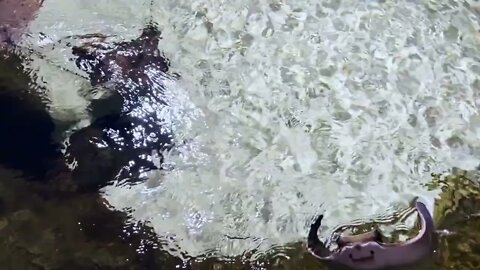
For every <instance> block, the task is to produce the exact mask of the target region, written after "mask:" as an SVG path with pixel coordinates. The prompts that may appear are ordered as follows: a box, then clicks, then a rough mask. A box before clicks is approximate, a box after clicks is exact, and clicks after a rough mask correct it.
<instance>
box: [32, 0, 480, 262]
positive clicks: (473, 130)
mask: <svg viewBox="0 0 480 270" xmlns="http://www.w3.org/2000/svg"><path fill="white" fill-rule="evenodd" d="M59 16H60V18H59ZM150 16H152V18H153V20H154V21H155V22H157V23H158V25H159V26H160V28H161V30H162V37H163V40H162V41H161V44H160V49H161V50H162V51H163V52H164V53H165V54H166V56H167V57H168V58H169V59H170V60H171V62H172V69H174V71H176V72H178V73H179V74H181V76H182V79H181V80H179V81H175V82H174V81H172V82H170V83H169V85H168V87H167V90H168V91H169V92H170V94H171V96H172V102H173V103H174V104H176V105H175V107H174V109H172V110H171V111H170V113H171V117H172V119H173V122H174V129H175V136H176V138H175V139H176V140H177V141H178V142H184V141H186V142H187V143H184V144H182V146H181V147H178V148H177V149H174V150H173V151H171V153H168V155H167V158H166V161H167V163H168V164H170V165H172V166H170V167H171V168H172V169H171V170H170V171H167V172H162V173H158V172H153V173H150V174H149V175H148V177H149V181H147V182H145V183H142V184H138V185H135V186H125V185H118V186H109V187H107V188H106V189H105V190H104V192H105V194H104V196H105V198H106V199H107V201H108V202H109V203H110V204H111V205H112V207H114V208H116V209H125V210H128V211H130V212H131V215H132V217H133V218H134V219H138V220H145V221H148V222H149V223H150V225H151V226H152V227H153V228H154V229H155V231H156V232H157V233H158V235H159V237H161V238H164V241H162V243H163V244H164V245H165V247H164V248H165V249H167V250H170V252H171V253H172V254H174V255H179V256H184V255H185V254H188V255H190V256H196V255H201V254H205V253H209V254H212V255H219V256H235V255H241V254H244V253H245V252H248V251H251V250H255V251H257V252H260V253H261V252H264V251H266V250H268V249H271V248H272V247H275V246H278V245H283V244H288V243H292V242H298V241H303V239H304V237H305V236H306V233H307V227H308V225H309V223H310V221H311V219H312V218H313V217H314V216H315V215H316V214H318V213H320V212H323V211H325V212H326V213H325V214H326V216H327V217H326V220H325V228H324V229H325V230H324V231H323V233H322V236H323V237H327V236H328V235H329V233H330V232H331V231H332V230H333V229H334V228H335V226H338V225H339V224H343V223H347V222H349V221H351V220H354V219H358V218H366V217H373V216H376V215H383V214H385V213H389V211H390V212H392V211H393V210H395V209H399V208H403V207H405V206H406V205H407V204H408V202H409V200H411V199H412V198H413V197H414V196H420V197H421V198H422V199H423V200H424V201H426V202H428V204H429V207H430V208H432V207H433V200H434V199H435V198H436V196H437V195H438V193H439V192H440V191H439V190H434V191H428V190H427V188H426V187H425V184H426V183H427V182H428V181H429V180H430V179H431V177H430V174H431V173H439V172H444V171H446V170H449V169H450V168H452V167H460V168H463V169H473V168H474V167H475V166H477V165H478V164H480V161H479V160H478V157H479V152H480V142H479V141H478V136H477V134H478V132H479V130H478V129H479V127H480V125H479V123H480V118H479V117H478V112H477V106H478V105H479V104H478V103H479V97H478V90H479V87H480V81H479V80H478V79H477V78H478V76H479V75H480V64H479V56H478V55H480V54H479V51H480V49H479V48H480V34H479V29H480V25H479V18H480V17H479V16H480V15H479V11H478V9H475V7H472V6H469V5H468V4H467V3H463V2H462V3H460V2H455V1H353V0H352V1H335V0H332V1H308V0H298V1H264V0H260V1H252V0H248V1H246V0H229V1H219V0H217V1H190V0H171V1H170V0H155V1H153V4H152V5H151V3H150V1H146V2H145V3H144V4H143V5H139V4H138V3H136V2H135V3H134V2H132V1H126V0H122V1H119V0H116V1H107V0H97V1H81V2H78V1H71V0H69V1H65V0H62V1H58V0H49V1H46V2H45V6H44V7H43V8H42V9H41V11H40V13H39V15H38V17H37V19H36V20H35V21H34V22H33V23H32V25H31V27H30V32H31V33H32V35H31V36H29V37H26V38H25V40H24V44H23V45H25V46H29V47H32V48H34V49H36V50H38V51H40V52H42V53H43V54H45V55H47V56H48V57H47V58H46V59H34V60H33V61H32V62H31V63H29V65H31V67H32V68H33V69H35V70H37V71H38V78H41V79H42V81H43V82H42V83H43V84H44V85H45V86H46V89H47V90H46V92H45V95H47V96H48V98H49V99H50V101H51V108H50V110H51V112H52V114H53V115H54V116H55V117H56V118H58V119H68V120H72V121H79V122H80V125H84V124H85V123H84V122H88V121H89V120H88V118H87V117H86V114H85V106H86V104H88V99H89V98H91V97H88V96H86V95H84V94H82V93H84V92H85V89H88V81H86V80H83V79H82V78H80V77H78V76H75V75H72V74H67V73H61V74H60V73H59V72H58V69H59V67H62V68H66V69H69V70H72V71H75V72H78V71H76V68H75V66H74V63H73V62H72V61H69V60H68V58H69V57H70V56H71V55H70V52H69V48H68V47H66V45H65V44H66V43H67V42H63V43H59V44H57V45H55V49H52V48H53V44H54V41H56V40H57V39H62V40H63V41H65V40H67V41H68V42H71V43H75V42H77V43H78V42H80V41H79V40H78V39H75V38H74V37H72V38H66V37H67V36H72V35H81V34H87V33H96V32H100V33H103V34H108V35H111V40H124V39H132V38H136V37H137V36H138V34H139V31H140V29H141V28H142V27H143V25H144V24H145V23H146V22H147V21H148V20H149V18H150ZM39 32H43V33H44V34H45V35H44V36H45V38H39Z"/></svg>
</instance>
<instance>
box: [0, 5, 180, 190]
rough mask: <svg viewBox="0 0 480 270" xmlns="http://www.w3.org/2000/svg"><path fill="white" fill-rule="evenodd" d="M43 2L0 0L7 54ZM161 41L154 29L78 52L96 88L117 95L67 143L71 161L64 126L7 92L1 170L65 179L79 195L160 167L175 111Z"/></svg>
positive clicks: (94, 106)
mask: <svg viewBox="0 0 480 270" xmlns="http://www.w3.org/2000/svg"><path fill="white" fill-rule="evenodd" d="M42 4H43V1H40V0H20V1H12V0H2V1H0V53H2V54H4V55H6V54H10V53H11V52H13V51H14V50H13V49H16V48H17V43H18V41H19V40H20V37H21V35H22V34H23V32H24V31H25V28H26V27H27V26H28V23H29V22H30V21H31V20H32V19H33V18H34V16H35V14H36V12H37V11H38V9H39V8H40V7H41V5H42ZM94 36H95V35H94ZM97 36H99V35H97ZM159 40H160V31H158V29H157V27H156V26H154V25H153V24H150V25H148V26H147V27H145V28H144V29H143V31H142V33H141V34H140V36H139V37H138V38H137V39H134V40H131V41H127V42H119V43H113V44H106V43H101V42H97V43H91V44H84V45H82V46H78V47H73V48H72V53H73V54H74V56H76V59H75V62H76V64H77V66H78V67H79V69H81V70H83V71H85V72H86V73H87V75H88V79H89V81H90V82H91V85H92V86H101V87H104V88H107V89H109V90H110V95H109V96H108V97H107V98H102V99H99V100H93V101H92V102H91V104H90V106H89V107H90V111H91V116H92V118H93V119H92V123H91V125H89V126H88V127H85V128H82V129H80V130H77V131H75V132H74V133H73V134H72V135H71V136H70V137H69V138H68V145H67V148H66V156H65V157H64V156H63V154H62V153H61V151H60V147H59V145H60V144H59V142H55V141H53V139H52V138H53V137H54V132H55V128H56V127H55V126H56V124H58V123H55V121H54V120H53V119H52V117H51V116H50V115H49V113H48V111H47V110H46V107H47V105H46V104H45V103H43V102H38V103H35V102H36V101H35V102H34V103H35V104H36V105H39V106H34V105H32V104H33V103H29V100H28V99H25V100H24V99H22V98H21V97H19V96H17V95H16V94H13V95H12V93H14V92H15V90H12V91H10V90H9V91H6V90H5V91H2V90H4V89H6V88H5V87H4V88H2V89H0V105H1V107H0V114H1V115H0V120H2V121H1V123H0V128H1V130H2V132H1V134H0V141H1V142H0V151H1V153H0V164H5V165H8V166H10V167H12V168H17V169H21V170H22V171H23V172H24V173H26V174H30V175H32V176H34V177H33V178H39V179H44V178H48V180H51V181H53V182H55V183H56V184H59V185H62V183H61V180H60V179H68V180H65V181H66V182H68V183H67V184H66V185H67V186H69V187H68V189H74V190H77V191H97V190H98V189H99V188H101V187H103V186H105V185H106V184H108V183H109V182H110V181H112V180H113V179H117V180H118V179H127V178H128V179H129V180H130V181H134V180H138V176H139V174H140V173H141V172H144V171H146V170H150V169H158V168H157V167H156V166H155V165H154V163H153V162H152V161H151V159H150V156H151V154H152V151H157V152H159V154H160V152H162V151H164V150H168V149H169V148H171V146H172V135H171V134H170V132H169V123H168V121H167V120H166V119H165V117H164V115H161V114H159V113H158V111H159V110H160V109H161V108H162V107H165V106H167V105H168V104H167V103H168V101H167V100H166V99H165V97H164V95H163V94H164V93H163V92H164V88H163V87H164V85H163V81H162V80H164V79H167V77H169V75H168V69H169V61H168V60H167V59H166V58H165V57H163V56H162V55H161V53H160V51H159V50H158V44H159ZM5 49H7V50H5ZM6 51H9V52H7V53H6ZM17 51H22V50H17ZM23 51H25V50H23ZM27 51H28V49H27ZM0 79H1V77H0ZM7 84H8V83H7ZM0 87H2V84H1V83H0ZM33 95H34V94H33ZM160 156H161V154H160ZM65 161H66V163H67V164H69V165H72V166H71V168H72V167H73V169H72V170H70V169H69V168H67V166H66V164H65ZM52 179H53V180H52Z"/></svg>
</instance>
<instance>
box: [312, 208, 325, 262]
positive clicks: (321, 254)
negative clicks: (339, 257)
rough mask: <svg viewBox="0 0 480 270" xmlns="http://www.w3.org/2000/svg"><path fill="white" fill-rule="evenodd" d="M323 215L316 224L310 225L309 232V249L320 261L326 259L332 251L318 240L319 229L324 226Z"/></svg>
mask: <svg viewBox="0 0 480 270" xmlns="http://www.w3.org/2000/svg"><path fill="white" fill-rule="evenodd" d="M322 219H323V215H320V216H318V218H317V219H316V220H315V222H314V223H312V224H311V225H310V231H309V232H308V238H307V248H308V250H309V251H310V253H312V254H313V255H314V256H315V257H317V258H319V259H325V258H326V257H328V256H329V255H330V251H329V250H328V248H327V247H325V244H324V243H323V242H322V241H320V239H319V238H318V234H317V232H318V229H319V228H320V225H321V224H322Z"/></svg>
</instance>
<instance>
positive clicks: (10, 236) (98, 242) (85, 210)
mask: <svg viewBox="0 0 480 270" xmlns="http://www.w3.org/2000/svg"><path fill="white" fill-rule="evenodd" d="M472 177H475V175H474V174H471V173H470V174H465V173H464V172H463V173H460V174H457V175H451V176H448V177H434V178H433V180H432V185H433V186H441V188H442V194H441V197H440V199H439V200H438V201H437V203H436V206H435V220H436V223H437V224H440V225H439V228H438V229H439V230H442V232H444V233H442V234H441V235H440V237H439V241H438V244H439V245H438V248H437V251H436V252H435V254H434V256H433V258H432V259H431V260H426V261H425V262H422V263H419V264H418V265H415V266H413V267H409V268H408V269H419V270H420V269H422V270H424V269H458V270H464V269H465V270H468V269H472V270H473V269H479V267H480V233H479V232H478V228H479V226H480V188H479V186H478V185H477V184H476V182H472V181H471V180H472V179H470V178H472ZM0 178H1V179H2V181H1V182H0V198H1V200H0V264H1V265H2V269H198V270H201V269H215V270H220V269H255V270H259V269H325V270H326V269H335V268H327V267H326V266H324V265H322V264H321V263H319V262H318V261H316V260H315V259H314V258H313V257H312V256H310V255H309V254H308V253H307V252H306V251H305V248H304V243H292V244H291V245H288V246H283V247H276V248H273V249H271V250H270V251H269V252H268V253H265V254H263V255H262V256H257V257H256V258H255V259H252V258H251V257H249V256H250V254H243V256H240V257H236V258H229V259H227V258H208V259H204V258H191V259H189V260H187V261H183V262H182V261H181V260H180V259H178V258H176V257H173V256H171V255H169V254H168V253H166V252H165V251H162V250H160V249H158V248H157V246H158V240H157V238H156V237H155V235H154V234H153V233H152V232H151V230H150V229H149V228H148V226H144V225H142V224H138V223H137V224H129V223H128V222H127V220H128V219H127V215H126V214H124V213H121V212H116V211H110V210H108V209H107V207H106V205H105V202H104V200H103V199H101V197H100V196H99V195H91V194H90V195H75V196H68V197H64V198H59V197H58V196H52V195H51V194H50V193H49V191H48V189H45V186H43V185H42V184H39V183H33V182H29V181H25V179H22V177H21V176H20V174H19V173H18V172H15V171H12V170H7V169H4V168H0ZM59 217H61V218H59ZM447 232H448V233H447Z"/></svg>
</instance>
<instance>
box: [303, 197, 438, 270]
mask: <svg viewBox="0 0 480 270" xmlns="http://www.w3.org/2000/svg"><path fill="white" fill-rule="evenodd" d="M415 208H416V210H417V212H418V214H419V216H420V220H421V230H420V232H419V234H418V235H417V236H415V237H414V238H412V239H410V240H407V241H406V242H401V243H384V242H383V237H382V234H381V232H380V231H379V230H373V231H370V232H367V233H364V234H359V235H354V236H340V237H339V238H338V239H337V245H338V248H337V249H336V250H334V251H330V250H329V249H328V248H327V247H326V246H325V244H324V243H323V242H322V241H320V239H319V238H318V235H317V231H318V229H319V228H320V225H321V222H322V219H323V215H320V216H319V217H318V218H317V219H316V221H315V222H314V223H313V224H312V225H311V227H310V231H309V234H308V243H307V247H308V251H309V252H310V253H311V254H312V255H313V256H314V257H316V258H317V259H319V260H321V261H323V262H326V263H332V264H335V265H341V266H346V267H349V268H351V269H358V270H380V269H391V268H393V267H399V266H405V265H411V264H412V263H415V262H418V261H420V260H421V259H422V258H425V257H427V256H428V255H429V254H431V253H432V252H433V244H434V230H435V227H434V224H433V219H432V216H431V214H430V212H429V211H428V209H427V207H426V206H425V205H424V204H423V203H421V202H419V201H417V202H416V203H415Z"/></svg>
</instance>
